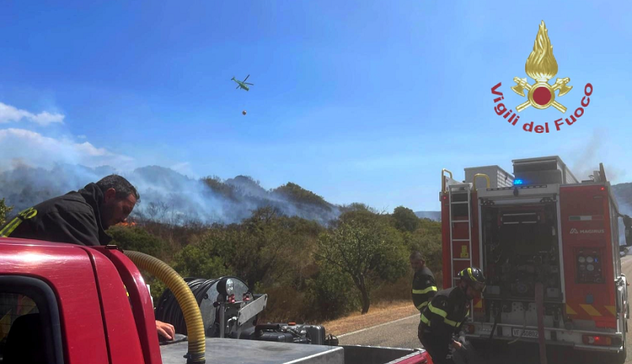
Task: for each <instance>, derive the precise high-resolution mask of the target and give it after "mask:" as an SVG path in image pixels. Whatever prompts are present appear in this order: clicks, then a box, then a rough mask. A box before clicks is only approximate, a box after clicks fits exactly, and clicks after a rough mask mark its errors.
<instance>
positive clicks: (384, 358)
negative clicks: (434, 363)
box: [160, 335, 420, 364]
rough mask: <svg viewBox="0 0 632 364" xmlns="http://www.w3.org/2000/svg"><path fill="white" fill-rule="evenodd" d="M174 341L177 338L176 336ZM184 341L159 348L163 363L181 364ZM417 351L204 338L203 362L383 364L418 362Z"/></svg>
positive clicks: (217, 363) (184, 360)
mask: <svg viewBox="0 0 632 364" xmlns="http://www.w3.org/2000/svg"><path fill="white" fill-rule="evenodd" d="M178 336H180V335H178ZM176 340H178V337H176ZM187 347H188V343H187V342H186V341H180V342H175V343H172V344H166V345H161V346H160V352H161V355H162V362H163V363H164V364H184V363H186V359H185V358H183V356H184V355H185V354H186V353H187ZM419 354H420V351H419V350H414V349H399V348H382V347H371V346H327V345H307V344H294V343H283V342H270V341H258V340H236V339H220V338H206V362H207V363H213V364H242V363H243V364H250V363H257V364H283V363H288V364H289V363H301V364H324V363H326V364H356V363H357V364H360V363H363V364H386V363H418V362H419V360H420V358H419V357H418V356H419Z"/></svg>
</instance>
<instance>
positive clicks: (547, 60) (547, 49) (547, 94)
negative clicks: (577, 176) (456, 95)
mask: <svg viewBox="0 0 632 364" xmlns="http://www.w3.org/2000/svg"><path fill="white" fill-rule="evenodd" d="M524 69H525V72H526V73H527V75H528V76H529V77H530V78H532V79H533V80H534V81H535V83H533V84H532V83H529V82H528V81H527V78H526V77H525V78H518V77H514V79H513V80H514V82H515V83H516V85H515V86H513V87H512V88H511V89H512V90H513V92H515V93H517V94H518V95H520V96H522V97H526V98H527V100H526V101H525V102H523V103H522V104H520V105H518V106H516V111H515V112H514V111H513V110H508V108H507V106H505V104H504V103H502V102H500V101H502V100H504V99H505V97H504V95H503V93H502V92H500V91H499V88H500V86H501V85H502V82H498V84H497V85H496V86H494V87H492V94H494V95H496V96H498V97H496V98H495V99H494V104H495V106H494V111H495V112H496V114H497V115H498V116H501V117H503V118H504V119H506V120H507V121H508V122H509V123H510V124H511V125H516V124H518V120H520V116H519V115H518V114H517V113H519V112H521V111H523V110H524V109H526V108H528V107H529V106H532V107H534V108H536V109H539V110H544V109H548V108H549V107H551V106H552V107H554V108H555V109H557V110H559V111H560V112H561V113H566V106H564V105H562V103H561V102H559V101H557V100H556V95H555V91H558V93H557V98H561V97H562V96H564V95H566V94H567V93H569V92H570V91H571V89H572V88H573V86H571V85H570V84H569V83H570V82H571V79H570V78H569V77H565V78H558V79H556V80H555V83H554V84H553V85H550V84H549V80H551V79H552V78H553V77H555V75H557V61H556V60H555V57H554V56H553V46H552V45H551V40H550V39H549V35H548V30H547V29H546V26H545V25H544V21H542V23H541V24H540V29H539V30H538V35H537V36H536V38H535V43H534V44H533V51H531V54H530V55H529V57H528V58H527V63H526V64H525V66H524ZM525 91H526V94H525ZM592 92H593V86H592V84H590V83H587V84H586V86H584V96H583V97H582V99H581V106H580V107H578V108H577V109H575V111H574V112H573V113H571V114H570V115H568V117H563V118H559V119H557V120H555V121H553V123H552V124H554V125H551V126H550V127H549V123H548V122H545V123H544V125H541V124H537V123H535V122H534V121H530V122H525V123H524V124H523V125H522V129H523V130H524V131H527V132H533V131H535V132H536V133H548V132H549V131H550V130H552V129H553V128H555V130H557V131H560V130H561V128H562V126H563V125H564V124H567V125H573V124H574V123H575V122H576V121H577V120H579V118H581V117H582V115H584V109H585V108H587V107H588V105H589V104H590V95H592ZM534 124H535V127H534Z"/></svg>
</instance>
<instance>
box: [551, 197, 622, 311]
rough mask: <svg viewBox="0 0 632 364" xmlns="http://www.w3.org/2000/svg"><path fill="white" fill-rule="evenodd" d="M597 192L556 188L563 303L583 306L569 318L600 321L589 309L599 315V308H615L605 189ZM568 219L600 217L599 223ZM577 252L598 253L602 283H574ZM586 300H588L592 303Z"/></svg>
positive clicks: (608, 212) (607, 202)
mask: <svg viewBox="0 0 632 364" xmlns="http://www.w3.org/2000/svg"><path fill="white" fill-rule="evenodd" d="M601 188H602V186H599V185H589V186H570V187H562V188H560V208H561V216H560V218H561V223H562V224H561V226H562V242H563V248H564V276H565V279H566V282H565V289H566V300H567V302H568V303H569V304H571V307H577V305H584V306H580V307H583V308H584V309H579V310H575V311H576V313H577V315H573V316H572V317H574V318H576V319H586V320H592V319H594V318H595V317H601V316H599V315H598V314H595V311H593V309H592V308H595V310H596V311H599V308H600V307H605V306H614V305H615V286H614V262H613V261H612V260H613V257H612V253H611V251H612V246H611V244H612V232H611V228H610V226H611V225H610V218H611V217H610V209H609V200H608V192H607V189H604V190H603V191H602V190H601ZM570 216H603V219H593V220H586V221H570V220H569V217H570ZM602 230H603V231H602ZM580 249H594V250H596V251H599V252H600V259H601V267H602V274H603V277H604V283H583V284H580V283H578V282H577V274H578V272H577V254H578V251H579V250H580ZM588 297H592V302H590V300H588V299H587V298H588ZM588 305H589V306H588ZM591 313H592V314H591Z"/></svg>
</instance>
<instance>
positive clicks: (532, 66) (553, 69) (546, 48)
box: [524, 20, 557, 82]
mask: <svg viewBox="0 0 632 364" xmlns="http://www.w3.org/2000/svg"><path fill="white" fill-rule="evenodd" d="M524 69H525V71H526V72H527V75H529V77H531V78H533V79H534V80H536V81H538V82H539V81H541V82H548V81H549V80H550V79H551V78H553V76H555V75H556V74H557V61H556V60H555V57H554V56H553V46H552V45H551V40H550V39H549V36H548V30H547V29H546V26H545V25H544V20H543V21H542V23H541V24H540V29H539V30H538V35H537V36H536V37H535V42H534V43H533V51H531V54H530V55H529V58H527V63H526V64H525V66H524Z"/></svg>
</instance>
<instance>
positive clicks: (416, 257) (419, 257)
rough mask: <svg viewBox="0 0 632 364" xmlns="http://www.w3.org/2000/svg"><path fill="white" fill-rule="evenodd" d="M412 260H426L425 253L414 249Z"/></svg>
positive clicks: (411, 255)
mask: <svg viewBox="0 0 632 364" xmlns="http://www.w3.org/2000/svg"><path fill="white" fill-rule="evenodd" d="M410 260H422V261H423V260H425V259H424V256H423V254H421V252H418V251H414V252H412V253H411V254H410Z"/></svg>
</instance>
